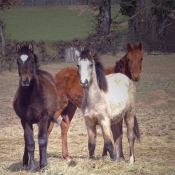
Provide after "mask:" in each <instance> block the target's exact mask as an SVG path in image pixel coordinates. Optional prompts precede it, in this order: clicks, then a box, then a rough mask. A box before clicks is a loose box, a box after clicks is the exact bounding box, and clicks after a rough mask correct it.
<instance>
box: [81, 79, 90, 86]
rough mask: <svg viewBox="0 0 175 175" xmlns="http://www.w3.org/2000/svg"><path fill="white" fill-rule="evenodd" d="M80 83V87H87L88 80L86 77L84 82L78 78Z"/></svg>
mask: <svg viewBox="0 0 175 175" xmlns="http://www.w3.org/2000/svg"><path fill="white" fill-rule="evenodd" d="M80 85H81V86H82V87H87V85H88V80H87V79H86V80H85V81H84V82H82V80H80Z"/></svg>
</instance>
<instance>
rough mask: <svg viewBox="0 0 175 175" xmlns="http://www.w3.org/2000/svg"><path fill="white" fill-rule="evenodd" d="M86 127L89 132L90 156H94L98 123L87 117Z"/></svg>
mask: <svg viewBox="0 0 175 175" xmlns="http://www.w3.org/2000/svg"><path fill="white" fill-rule="evenodd" d="M85 123H86V128H87V132H88V150H89V158H90V159H92V158H94V151H95V145H96V124H95V123H93V121H91V120H87V117H85Z"/></svg>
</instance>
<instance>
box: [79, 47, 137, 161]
mask: <svg viewBox="0 0 175 175" xmlns="http://www.w3.org/2000/svg"><path fill="white" fill-rule="evenodd" d="M77 66H78V72H79V75H80V85H81V86H82V88H83V99H82V104H81V109H82V112H83V117H84V119H85V124H86V128H87V132H88V149H89V157H90V158H93V157H94V151H95V145H96V126H97V125H100V126H101V129H102V133H103V138H104V147H105V149H106V150H107V151H108V152H109V155H110V158H111V159H113V160H117V161H118V155H119V153H118V148H117V147H118V144H117V142H116V140H117V137H116V131H117V125H116V124H117V123H118V122H120V121H122V120H123V118H124V120H125V123H126V127H127V136H128V142H129V146H130V159H129V160H130V163H133V162H134V160H135V158H134V141H135V138H138V139H139V138H140V134H139V129H138V123H137V119H136V117H135V101H134V100H135V86H134V83H133V82H132V81H131V80H130V79H129V78H128V77H127V76H126V75H124V74H121V73H116V74H110V75H106V76H105V74H104V71H103V65H102V64H101V63H100V62H99V60H98V56H97V54H92V53H91V51H90V50H84V51H82V52H81V54H80V57H79V59H78V64H77Z"/></svg>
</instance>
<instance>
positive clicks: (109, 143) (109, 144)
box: [101, 121, 115, 160]
mask: <svg viewBox="0 0 175 175" xmlns="http://www.w3.org/2000/svg"><path fill="white" fill-rule="evenodd" d="M101 128H102V133H103V138H104V148H103V155H104V153H105V152H106V151H108V152H109V155H110V158H111V159H112V160H115V156H114V143H113V136H112V132H111V128H110V121H103V122H102V123H101Z"/></svg>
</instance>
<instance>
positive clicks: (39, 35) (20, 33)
mask: <svg viewBox="0 0 175 175" xmlns="http://www.w3.org/2000/svg"><path fill="white" fill-rule="evenodd" d="M118 11H119V6H113V7H112V16H115V15H116V14H117V13H118ZM94 15H96V12H94V11H92V9H90V8H89V7H88V6H85V5H84V6H81V5H77V6H75V5H71V6H34V7H31V6H24V7H23V6H14V7H12V8H10V9H7V10H5V11H4V12H3V11H0V19H1V20H2V21H3V22H4V24H5V38H6V39H7V40H17V41H20V42H21V41H24V40H25V41H30V40H35V41H36V42H39V41H45V42H51V41H59V40H64V41H70V40H72V39H77V38H78V39H84V38H86V37H87V36H88V35H89V33H91V32H92V29H93V28H94V25H95V23H94ZM123 17H124V16H122V15H121V14H119V15H118V17H117V19H116V20H119V21H121V20H122V19H123ZM126 27H127V22H124V23H122V24H120V25H117V26H116V25H111V29H112V30H119V29H120V30H121V29H123V28H126Z"/></svg>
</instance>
